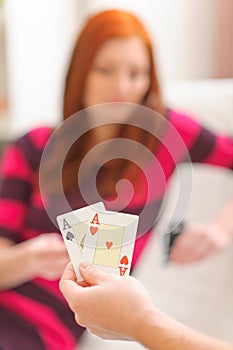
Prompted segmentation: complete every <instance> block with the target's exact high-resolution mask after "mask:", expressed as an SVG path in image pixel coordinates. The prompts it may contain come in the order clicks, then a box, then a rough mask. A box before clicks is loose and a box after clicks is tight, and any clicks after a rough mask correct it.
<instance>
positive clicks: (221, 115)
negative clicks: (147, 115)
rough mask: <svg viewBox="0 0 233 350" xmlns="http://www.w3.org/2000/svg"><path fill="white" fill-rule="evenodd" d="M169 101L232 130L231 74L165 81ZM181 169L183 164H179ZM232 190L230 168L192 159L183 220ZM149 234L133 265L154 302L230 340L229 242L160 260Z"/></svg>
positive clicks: (98, 343)
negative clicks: (183, 262) (180, 258)
mask: <svg viewBox="0 0 233 350" xmlns="http://www.w3.org/2000/svg"><path fill="white" fill-rule="evenodd" d="M164 93H165V96H166V100H167V101H168V103H169V105H170V106H173V107H178V108H182V109H184V110H189V111H191V112H194V114H196V116H197V118H199V119H200V120H201V121H202V122H203V123H204V124H206V125H207V126H208V127H210V128H212V129H213V130H219V131H222V132H228V133H231V134H232V135H233V115H232V114H233V113H232V112H233V79H226V80H202V81H185V82H174V83H171V84H168V85H166V86H164ZM180 171H181V173H182V174H185V171H186V169H185V166H183V167H181V169H180ZM178 185H179V183H178V182H177V179H176V178H172V180H171V184H170V189H169V196H168V203H167V206H166V210H165V212H164V214H163V217H162V219H161V223H163V220H165V218H166V217H167V216H168V215H169V211H170V210H171V208H172V205H173V202H174V199H175V198H176V197H175V194H176V191H177V188H178V187H177V186H178ZM232 196H233V177H232V172H231V171H229V170H224V169H219V168H215V169H213V167H212V168H211V169H210V168H209V167H208V166H203V165H202V166H201V165H196V166H194V168H193V192H192V197H191V203H190V206H189V208H188V211H187V215H186V220H187V221H189V222H191V221H195V222H196V221H199V222H208V221H210V220H211V219H212V218H213V217H214V215H216V213H217V212H218V211H219V210H220V209H221V207H222V206H223V205H224V203H226V202H227V201H228V200H229V199H230V198H231V197H232ZM158 237H159V236H158V235H154V236H153V238H152V242H151V244H150V245H148V247H147V249H146V250H145V251H144V253H143V256H142V258H141V261H140V263H139V265H138V267H137V269H136V271H135V276H136V277H137V278H139V279H140V280H141V281H142V282H143V284H144V285H145V286H146V287H147V289H148V290H149V292H150V294H151V296H152V299H153V301H154V303H155V304H156V305H157V306H159V307H160V308H161V309H163V310H164V311H166V312H167V313H169V314H170V315H172V316H173V317H175V318H176V319H178V320H179V321H181V322H183V323H185V324H187V325H189V326H191V327H193V328H195V329H197V330H200V331H202V332H205V333H207V334H209V335H212V336H215V337H218V338H220V339H223V340H226V341H229V342H231V343H233V331H232V325H233V278H232V275H233V246H231V247H229V249H227V250H226V251H224V252H222V253H219V254H218V255H215V256H214V257H212V258H210V259H208V260H205V261H203V262H200V263H198V264H195V265H192V266H191V265H190V266H185V267H178V266H174V265H173V266H172V265H170V266H164V264H163V263H162V261H163V259H162V255H161V244H160V243H161V242H160V240H159V239H158ZM119 348H120V349H121V350H124V349H127V350H130V349H142V347H141V346H140V345H139V344H136V343H134V342H129V343H128V342H124V341H123V342H121V343H120V345H119V342H117V341H104V340H100V339H98V338H97V337H95V336H92V335H89V334H88V333H86V335H85V336H84V337H83V340H82V343H81V346H80V347H79V349H80V350H84V349H85V350H86V349H95V350H99V349H101V350H102V349H104V350H113V349H119Z"/></svg>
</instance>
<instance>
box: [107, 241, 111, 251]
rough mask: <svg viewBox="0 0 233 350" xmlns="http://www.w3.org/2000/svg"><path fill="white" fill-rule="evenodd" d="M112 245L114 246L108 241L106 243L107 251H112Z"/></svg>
mask: <svg viewBox="0 0 233 350" xmlns="http://www.w3.org/2000/svg"><path fill="white" fill-rule="evenodd" d="M112 244H113V243H112V242H109V241H107V242H106V247H107V249H110V248H111V247H112Z"/></svg>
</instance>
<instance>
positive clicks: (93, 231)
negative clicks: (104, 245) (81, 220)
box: [90, 226, 99, 236]
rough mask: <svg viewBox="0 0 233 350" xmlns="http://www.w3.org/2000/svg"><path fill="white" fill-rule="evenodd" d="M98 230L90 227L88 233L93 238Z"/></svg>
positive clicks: (95, 227)
mask: <svg viewBox="0 0 233 350" xmlns="http://www.w3.org/2000/svg"><path fill="white" fill-rule="evenodd" d="M98 229H99V228H98V227H97V226H90V232H91V234H92V236H94V235H95V234H96V232H97V231H98Z"/></svg>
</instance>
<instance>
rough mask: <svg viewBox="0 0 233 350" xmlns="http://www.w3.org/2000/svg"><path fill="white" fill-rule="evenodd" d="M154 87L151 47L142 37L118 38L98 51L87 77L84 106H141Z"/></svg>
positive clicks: (111, 40)
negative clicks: (150, 89) (147, 46)
mask: <svg viewBox="0 0 233 350" xmlns="http://www.w3.org/2000/svg"><path fill="white" fill-rule="evenodd" d="M149 85H150V61H149V55H148V52H147V48H146V47H145V45H144V43H143V42H142V41H141V39H140V38H138V37H130V38H114V39H110V40H108V41H106V42H105V43H104V44H103V45H102V47H101V48H100V49H99V51H98V52H97V55H96V57H95V58H94V60H93V63H92V66H91V68H90V71H89V74H88V76H87V80H86V84H85V89H84V97H83V105H84V107H90V106H93V105H96V104H101V103H107V102H128V103H135V104H140V103H141V102H142V100H143V98H144V96H145V94H146V93H147V91H148V89H149Z"/></svg>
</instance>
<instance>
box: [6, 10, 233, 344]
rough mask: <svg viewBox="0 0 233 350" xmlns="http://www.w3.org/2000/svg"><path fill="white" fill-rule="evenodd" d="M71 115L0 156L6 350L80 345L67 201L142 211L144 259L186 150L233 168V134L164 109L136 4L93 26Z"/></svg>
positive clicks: (84, 35)
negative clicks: (65, 285)
mask: <svg viewBox="0 0 233 350" xmlns="http://www.w3.org/2000/svg"><path fill="white" fill-rule="evenodd" d="M63 116H64V123H62V125H61V126H60V127H58V128H57V129H56V130H52V129H51V128H48V127H41V128H37V129H34V130H32V131H30V132H28V133H27V134H26V135H24V136H22V137H21V138H20V139H19V140H17V141H15V142H14V143H12V145H10V146H9V147H8V148H7V149H6V151H5V154H4V157H3V160H2V186H1V193H0V251H1V254H0V290H1V293H0V348H1V349H4V350H12V349H33V350H44V349H47V350H55V349H56V350H57V349H63V350H71V349H74V348H75V346H76V343H77V342H78V339H79V338H80V336H81V334H82V332H83V328H81V327H79V326H78V325H77V324H76V323H75V321H74V319H73V315H72V312H71V311H70V310H69V308H68V306H67V304H66V302H65V300H64V298H63V297H62V295H61V293H60V291H59V286H58V280H59V278H60V276H61V274H62V272H63V270H64V267H65V265H66V263H67V261H68V256H67V254H66V249H65V247H64V244H63V242H62V240H61V239H60V234H59V230H58V228H57V226H56V221H55V217H56V215H58V214H61V213H63V212H65V211H66V209H67V208H66V204H67V203H68V205H69V207H70V210H72V209H77V208H80V207H82V206H85V205H89V204H91V203H94V202H96V201H98V200H99V198H101V199H102V200H103V201H104V202H105V205H106V208H107V209H108V208H110V209H114V210H121V211H126V212H128V213H134V214H138V215H139V216H140V224H139V230H138V238H137V241H136V245H135V251H134V258H133V265H135V263H136V262H137V261H138V258H139V256H140V254H141V252H142V251H143V248H144V246H145V245H146V243H147V242H148V239H149V237H150V235H151V232H152V227H153V225H154V224H155V222H156V219H157V218H158V216H159V211H160V208H161V205H162V203H163V198H164V195H165V191H166V186H167V181H168V179H169V177H170V176H171V175H172V173H173V171H174V170H175V168H176V165H177V164H178V163H180V162H184V161H187V159H188V158H189V159H190V160H191V161H193V162H205V163H209V164H214V165H219V166H223V167H228V168H232V165H233V164H232V159H233V141H232V140H231V139H230V138H228V137H227V136H220V135H214V134H212V133H211V132H210V131H208V130H206V129H205V128H203V127H202V126H201V125H199V124H198V123H197V122H196V121H194V120H192V119H190V117H189V116H187V115H183V114H180V113H177V112H175V111H173V110H169V109H167V108H166V107H165V106H164V103H163V101H162V97H161V92H160V87H159V82H158V74H157V72H156V66H155V61H154V57H153V53H152V47H151V42H150V39H149V36H148V34H147V32H146V30H145V28H144V27H143V25H142V24H141V23H140V21H139V20H138V19H137V18H136V17H135V16H134V15H132V14H130V13H128V12H126V11H121V10H109V11H104V12H102V13H99V14H97V15H95V16H93V17H92V18H90V19H89V20H88V21H87V23H86V24H85V26H84V28H83V30H82V31H81V33H80V35H79V38H78V40H77V42H76V44H75V47H74V51H73V54H72V57H71V63H70V65H69V69H68V73H67V77H66V82H65V89H64V112H63ZM127 140H128V141H129V142H128V143H127ZM140 146H142V147H140ZM93 150H94V151H95V152H96V153H92V151H93ZM135 155H136V156H135ZM106 156H107V157H106ZM135 157H136V158H135ZM150 160H153V162H152V163H153V164H152V165H151V164H150ZM41 161H42V162H41ZM40 163H41V164H42V165H41V166H40ZM61 168H62V170H61ZM60 170H61V174H62V175H61V178H60V176H59V175H60V172H59V171H60ZM39 172H40V174H39ZM77 178H78V180H79V181H78V186H77ZM122 179H125V180H126V182H123V183H122V182H121V180H122ZM60 182H61V184H60ZM129 182H130V184H131V185H130V186H128V185H129ZM93 188H94V189H96V191H94V190H93ZM61 189H62V191H61ZM118 190H119V191H118ZM42 197H43V198H42ZM64 197H65V202H64ZM125 198H126V200H125ZM46 199H48V202H46ZM47 203H49V204H48V205H47ZM192 258H193V259H194V260H195V257H192Z"/></svg>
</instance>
